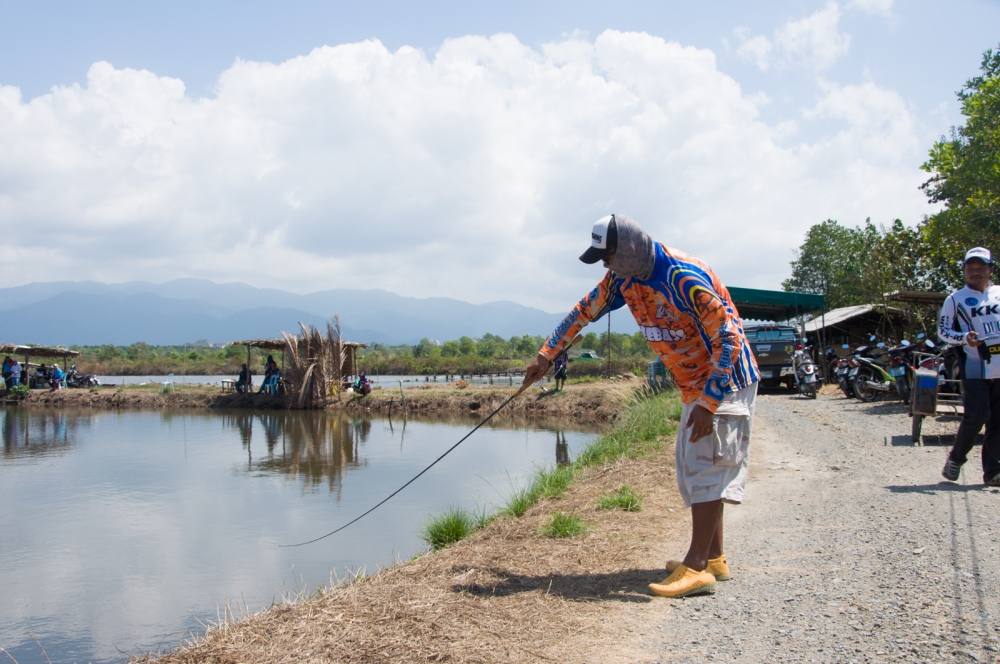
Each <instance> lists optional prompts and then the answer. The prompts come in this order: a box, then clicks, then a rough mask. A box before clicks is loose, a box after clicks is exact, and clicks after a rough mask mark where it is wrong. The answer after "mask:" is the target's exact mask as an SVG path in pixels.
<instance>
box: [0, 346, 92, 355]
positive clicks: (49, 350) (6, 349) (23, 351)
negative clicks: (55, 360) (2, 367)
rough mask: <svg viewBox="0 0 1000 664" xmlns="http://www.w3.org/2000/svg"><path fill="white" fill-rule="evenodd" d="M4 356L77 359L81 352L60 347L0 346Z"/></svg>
mask: <svg viewBox="0 0 1000 664" xmlns="http://www.w3.org/2000/svg"><path fill="white" fill-rule="evenodd" d="M0 353H3V354H4V355H30V356H32V357H77V356H78V355H79V354H80V351H77V350H70V349H69V348H62V347H59V346H23V345H21V344H0Z"/></svg>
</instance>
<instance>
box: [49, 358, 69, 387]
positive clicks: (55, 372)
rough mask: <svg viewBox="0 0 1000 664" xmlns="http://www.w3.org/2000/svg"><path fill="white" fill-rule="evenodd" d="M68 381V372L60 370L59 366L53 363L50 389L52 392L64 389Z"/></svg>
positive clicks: (50, 374) (50, 373)
mask: <svg viewBox="0 0 1000 664" xmlns="http://www.w3.org/2000/svg"><path fill="white" fill-rule="evenodd" d="M65 379H66V372H64V371H63V370H62V369H60V368H59V365H58V364H56V363H55V362H53V363H52V370H51V371H50V372H49V388H50V391H51V392H55V391H56V390H58V389H60V388H62V387H63V381H64V380H65Z"/></svg>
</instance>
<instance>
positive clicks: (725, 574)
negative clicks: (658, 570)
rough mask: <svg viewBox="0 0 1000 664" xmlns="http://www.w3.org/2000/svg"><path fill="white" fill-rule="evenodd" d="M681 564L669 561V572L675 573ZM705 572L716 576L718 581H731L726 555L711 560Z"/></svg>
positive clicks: (677, 561) (676, 561)
mask: <svg viewBox="0 0 1000 664" xmlns="http://www.w3.org/2000/svg"><path fill="white" fill-rule="evenodd" d="M681 564H682V563H681V561H679V560H668V561H667V572H670V573H673V571H674V570H675V569H677V568H678V567H680V566H681ZM705 571H706V572H708V573H709V574H711V575H712V576H714V577H715V580H716V581H728V580H729V579H730V576H729V562H728V561H727V560H726V554H722V555H721V556H719V557H718V558H709V559H708V567H706V568H705Z"/></svg>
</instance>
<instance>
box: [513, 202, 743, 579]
mask: <svg viewBox="0 0 1000 664" xmlns="http://www.w3.org/2000/svg"><path fill="white" fill-rule="evenodd" d="M580 260H581V261H583V262H584V263H588V264H593V263H596V262H597V261H599V260H603V262H604V266H605V267H606V268H608V271H607V273H606V274H605V275H604V279H602V280H601V282H600V283H599V284H598V285H597V287H596V288H594V289H593V290H592V291H591V292H590V293H589V294H587V295H586V296H585V297H584V298H583V299H582V300H580V302H579V303H578V304H577V305H576V307H574V309H573V310H572V311H571V312H570V313H569V315H568V316H566V318H565V319H564V320H563V321H562V323H560V324H559V326H558V327H557V328H556V330H555V332H553V333H552V336H550V337H549V338H548V339H547V340H546V341H545V343H544V344H542V347H541V349H539V351H538V356H537V357H536V358H535V361H534V362H533V363H531V364H530V365H528V367H527V368H526V369H525V376H524V386H528V385H530V384H531V383H533V382H535V381H537V380H539V379H540V378H542V377H543V376H544V375H545V373H546V371H547V370H548V368H549V366H550V364H551V362H552V360H553V359H554V358H555V357H557V356H558V355H559V353H560V352H562V350H563V349H564V348H565V347H566V346H567V345H568V344H569V343H570V342H571V340H572V339H574V338H575V337H576V335H577V333H578V332H579V331H580V330H581V329H582V328H583V327H584V326H585V325H586V324H587V323H589V322H592V321H596V320H598V319H599V318H601V317H602V316H603V315H604V314H606V313H608V312H610V311H612V310H614V309H618V308H620V307H622V306H624V305H625V304H628V307H629V309H630V310H631V311H632V315H633V316H634V317H635V320H636V322H637V323H638V324H639V328H640V330H641V331H642V333H643V335H644V336H645V337H646V340H647V342H648V343H649V346H650V348H651V349H652V350H653V351H654V352H655V353H656V354H657V355H659V356H660V359H661V360H662V361H663V364H664V365H665V366H666V367H667V368H668V369H669V370H670V372H671V373H672V374H673V377H674V382H675V383H676V384H677V387H678V388H679V389H680V392H681V399H682V401H683V402H684V407H683V409H682V411H681V426H680V430H679V431H678V432H677V447H676V457H677V484H678V487H679V489H680V493H681V497H682V498H683V499H684V502H685V504H686V505H688V506H689V507H690V508H691V517H692V532H691V545H690V547H689V548H688V552H687V555H686V556H685V558H684V560H683V561H670V562H668V563H667V571H668V572H671V574H670V575H669V576H668V577H667V578H666V579H665V580H664V581H662V582H660V583H651V584H649V589H650V591H651V592H652V593H653V594H654V595H660V596H663V597H684V596H687V595H694V594H699V593H705V592H714V591H715V582H716V579H718V580H726V579H728V578H729V565H728V563H727V561H726V556H725V554H724V552H723V504H724V503H734V504H738V503H740V502H742V501H743V497H744V491H745V485H746V476H747V462H748V458H749V444H750V424H751V419H752V417H753V408H754V398H755V396H756V394H757V383H758V381H759V379H760V373H759V371H758V370H757V363H756V361H755V360H754V357H753V354H752V353H751V351H750V344H749V343H747V339H746V336H745V335H744V332H743V323H742V321H741V320H740V315H739V313H738V312H737V310H736V306H735V305H734V304H733V300H732V298H731V297H730V295H729V291H728V290H727V289H726V287H725V286H724V285H723V283H722V281H721V280H719V278H718V277H717V276H716V275H715V273H714V272H713V271H712V269H711V268H710V267H709V266H708V265H706V264H705V263H704V262H702V261H701V260H699V259H697V258H693V257H690V256H686V255H685V254H683V253H681V252H680V251H677V250H676V249H671V248H668V247H666V246H665V245H663V244H661V243H659V242H653V240H652V238H650V236H649V235H647V234H646V233H645V232H644V231H643V230H642V229H641V228H640V227H639V226H638V224H636V223H635V222H634V221H632V220H631V219H629V218H627V217H624V216H622V215H614V214H613V215H610V216H607V217H603V218H602V219H600V220H598V221H597V223H595V224H594V227H593V230H592V232H591V246H590V248H589V249H587V251H586V252H584V253H583V255H582V256H580Z"/></svg>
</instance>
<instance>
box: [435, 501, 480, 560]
mask: <svg viewBox="0 0 1000 664" xmlns="http://www.w3.org/2000/svg"><path fill="white" fill-rule="evenodd" d="M478 521H479V519H477V517H476V516H475V515H473V514H469V513H468V512H466V511H465V510H463V509H459V508H455V509H451V510H448V511H447V512H445V513H444V514H442V515H441V516H437V517H434V518H433V519H431V522H430V523H428V524H427V526H426V527H425V528H424V535H423V537H424V541H426V542H427V543H428V544H430V545H431V548H433V549H434V550H435V551H436V550H438V549H443V548H444V547H446V546H448V545H449V544H454V543H455V542H458V541H459V540H462V539H465V538H466V537H468V536H469V535H471V534H472V533H473V532H474V531H475V530H476V524H477V522H478Z"/></svg>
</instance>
